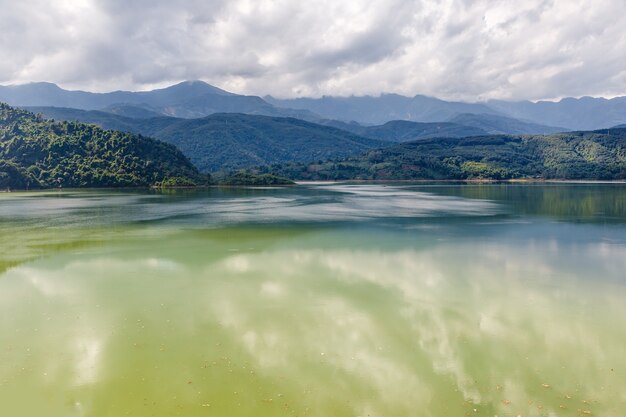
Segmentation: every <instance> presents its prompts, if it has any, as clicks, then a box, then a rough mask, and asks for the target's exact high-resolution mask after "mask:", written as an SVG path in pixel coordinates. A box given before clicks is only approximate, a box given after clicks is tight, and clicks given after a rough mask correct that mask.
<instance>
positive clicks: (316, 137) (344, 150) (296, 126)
mask: <svg viewBox="0 0 626 417" xmlns="http://www.w3.org/2000/svg"><path fill="white" fill-rule="evenodd" d="M147 122H148V123H150V125H148V124H147V123H143V124H141V125H139V126H138V129H139V130H141V131H143V132H146V134H150V135H152V136H154V137H156V138H158V139H161V140H164V141H167V142H169V143H171V144H174V145H176V146H177V147H178V148H179V149H180V150H181V151H183V153H184V154H185V155H187V156H189V158H190V159H191V161H192V162H193V163H194V164H195V165H196V166H197V167H198V168H199V169H200V170H201V171H217V170H229V169H234V168H240V167H246V166H252V165H263V164H271V163H277V162H286V161H311V160H325V159H329V158H339V157H345V156H348V155H353V154H357V153H362V152H364V151H366V150H368V149H372V148H378V147H383V146H386V145H389V143H388V142H384V141H379V140H374V139H368V138H364V137H360V136H357V135H354V134H352V133H349V132H345V131H343V130H339V129H335V128H333V127H329V126H320V125H317V124H314V123H309V122H306V121H303V120H299V119H293V118H282V117H268V116H253V115H245V114H225V113H223V114H214V115H211V116H208V117H205V118H202V119H191V120H184V119H182V120H181V119H177V120H176V121H171V120H163V119H155V120H152V121H147Z"/></svg>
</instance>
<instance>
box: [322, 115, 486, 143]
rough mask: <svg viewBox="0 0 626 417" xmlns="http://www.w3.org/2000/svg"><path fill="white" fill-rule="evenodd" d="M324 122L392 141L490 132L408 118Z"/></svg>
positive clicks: (456, 124)
mask: <svg viewBox="0 0 626 417" xmlns="http://www.w3.org/2000/svg"><path fill="white" fill-rule="evenodd" d="M323 123H325V124H327V125H329V126H334V127H337V128H339V129H343V130H347V131H349V132H352V133H354V134H357V135H360V136H364V137H366V138H372V139H379V140H386V141H390V142H409V141H412V140H416V139H422V138H463V137H466V136H481V135H487V134H488V133H489V132H487V131H486V130H483V129H480V128H477V127H473V126H464V125H462V124H459V123H448V122H437V123H420V122H409V121H407V120H392V121H391V122H387V123H385V124H382V125H378V126H361V125H359V124H356V123H344V122H340V121H336V120H326V121H324V122H323Z"/></svg>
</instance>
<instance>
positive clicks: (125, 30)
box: [0, 0, 626, 101]
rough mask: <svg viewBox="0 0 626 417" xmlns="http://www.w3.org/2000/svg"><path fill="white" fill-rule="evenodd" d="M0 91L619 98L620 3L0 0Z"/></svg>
mask: <svg viewBox="0 0 626 417" xmlns="http://www.w3.org/2000/svg"><path fill="white" fill-rule="evenodd" d="M0 8H1V9H2V13H1V14H0V26H1V27H2V28H3V36H2V37H1V38H0V82H1V83H3V84H6V83H21V82H29V81H40V80H46V81H52V82H57V83H60V84H61V85H63V86H65V87H70V88H83V89H88V90H95V91H108V90H112V89H119V88H124V89H147V88H152V87H155V86H163V85H167V84H170V83H173V82H177V81H181V80H185V79H204V80H206V81H208V82H210V83H213V84H216V85H218V86H220V87H222V88H225V89H228V90H231V91H234V92H238V93H246V94H261V95H262V94H272V95H275V96H279V97H293V96H319V95H323V94H326V95H350V94H356V95H362V94H379V93H381V92H396V93H401V94H405V95H414V94H426V95H433V96H438V97H442V98H447V99H462V100H469V101H475V100H480V99H487V98H505V99H541V98H556V97H562V96H581V95H606V96H614V95H620V94H625V93H626V65H624V62H626V34H625V33H624V31H623V30H622V28H623V27H624V24H625V23H626V3H624V2H623V1H621V0H573V1H572V0H529V1H526V2H514V1H510V0H445V1H433V0H414V1H401V0H378V1H371V0H354V1H351V2H336V1H332V0H318V1H314V2H301V1H296V0H254V1H252V0H230V1H227V0H210V1H200V0H169V1H165V0H151V1H148V0H125V1H121V0H106V1H105V0H60V1H55V2H46V1H43V0H25V1H22V2H14V1H10V0H0Z"/></svg>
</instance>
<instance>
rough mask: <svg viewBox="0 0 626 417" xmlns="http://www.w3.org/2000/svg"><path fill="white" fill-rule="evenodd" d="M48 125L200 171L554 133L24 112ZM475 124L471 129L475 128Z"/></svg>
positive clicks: (481, 124)
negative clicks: (155, 145)
mask: <svg viewBox="0 0 626 417" xmlns="http://www.w3.org/2000/svg"><path fill="white" fill-rule="evenodd" d="M27 109H28V110H29V111H32V112H34V113H39V114H42V115H43V116H44V117H45V118H48V119H55V120H65V121H75V122H82V123H89V124H96V125H98V126H100V127H102V128H105V129H111V130H119V131H124V132H131V133H138V134H142V135H145V136H150V137H154V138H157V139H160V140H163V141H165V142H168V143H171V144H173V145H175V146H177V147H178V148H179V149H180V150H181V151H182V152H183V153H184V154H185V155H186V156H187V157H188V158H190V159H191V161H192V162H193V163H194V164H195V165H196V166H197V167H198V168H199V169H200V170H202V171H210V172H213V171H218V170H231V169H236V168H245V167H251V166H256V165H264V164H272V163H282V162H308V161H312V160H326V159H334V158H342V157H346V156H349V155H355V154H358V153H362V152H365V151H366V150H369V149H372V148H382V147H386V146H391V145H392V144H393V143H395V142H408V141H412V140H417V139H425V138H437V137H440V138H444V137H456V138H461V137H467V136H484V135H488V134H494V133H503V132H508V131H513V132H514V133H529V131H530V132H532V131H533V129H535V130H543V131H545V132H546V133H547V132H554V131H555V129H551V128H549V127H546V126H538V125H529V124H525V123H523V122H518V121H516V120H514V119H509V118H505V117H502V116H495V115H468V114H465V115H459V116H457V118H458V119H459V121H462V122H464V123H465V124H459V123H452V122H441V123H418V122H409V121H404V120H395V121H391V122H387V123H385V124H383V125H378V126H362V125H359V124H356V123H345V122H340V121H336V120H321V121H320V122H319V123H312V122H307V121H303V120H300V119H295V118H284V117H269V116H259V115H248V114H240V113H216V114H212V115H210V116H207V117H203V118H197V119H182V118H174V117H164V116H157V117H148V116H154V114H152V113H146V114H145V115H144V114H140V117H134V118H133V117H126V116H120V115H118V114H113V113H109V112H107V111H99V110H79V109H71V108H60V107H28V108H27ZM472 125H474V126H472Z"/></svg>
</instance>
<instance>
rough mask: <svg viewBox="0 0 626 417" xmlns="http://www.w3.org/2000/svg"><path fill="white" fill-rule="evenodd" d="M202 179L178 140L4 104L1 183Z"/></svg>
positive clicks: (0, 135)
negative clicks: (48, 117) (54, 117)
mask: <svg viewBox="0 0 626 417" xmlns="http://www.w3.org/2000/svg"><path fill="white" fill-rule="evenodd" d="M169 177H181V178H187V179H189V180H191V181H202V177H201V176H200V174H199V173H198V171H197V169H196V168H195V167H194V166H193V165H192V164H191V162H189V160H188V159H187V158H186V157H185V156H184V155H183V154H182V153H181V152H180V151H179V150H177V149H176V148H175V147H174V146H172V145H169V144H166V143H163V142H160V141H158V140H154V139H150V138H146V137H143V136H140V135H133V134H130V133H121V132H116V131H110V130H103V129H101V128H99V127H97V126H94V125H86V124H82V123H76V122H53V121H47V120H43V118H41V117H38V116H35V115H34V114H32V113H30V112H27V111H24V110H18V109H15V108H12V107H10V106H7V105H5V104H0V188H48V187H58V186H63V187H121V186H147V185H152V184H154V183H156V182H159V181H163V180H165V179H167V178H169Z"/></svg>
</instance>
